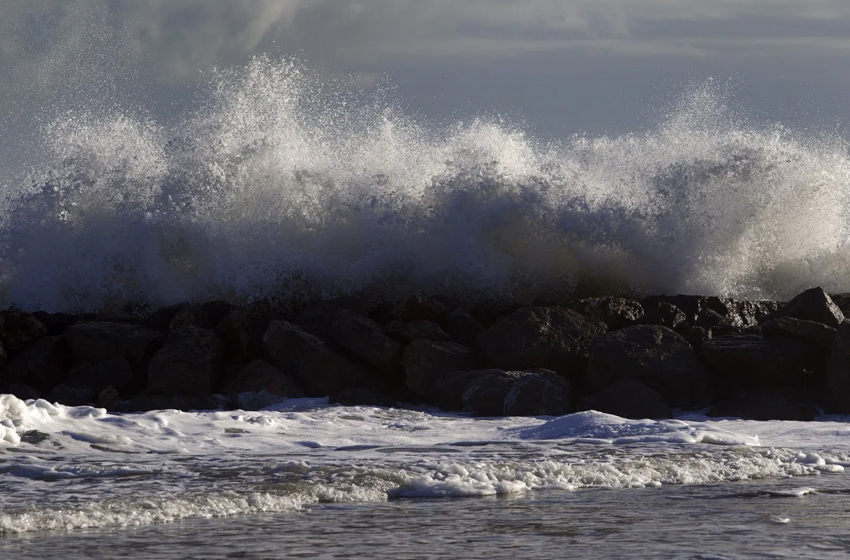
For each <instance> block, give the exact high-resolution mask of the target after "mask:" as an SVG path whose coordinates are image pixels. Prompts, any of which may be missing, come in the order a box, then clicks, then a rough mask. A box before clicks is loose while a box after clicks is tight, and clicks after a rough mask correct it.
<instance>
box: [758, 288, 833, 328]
mask: <svg viewBox="0 0 850 560" xmlns="http://www.w3.org/2000/svg"><path fill="white" fill-rule="evenodd" d="M777 317H793V318H795V319H802V320H804V321H815V322H816V323H823V324H824V325H826V326H828V327H833V328H836V327H838V325H840V324H841V323H842V321H844V313H842V312H841V309H839V308H838V306H837V305H835V302H833V301H832V298H830V297H829V296H828V295H827V294H826V292H824V291H823V288H820V287H818V288H811V289H809V290H806V291H805V292H803V293H801V294H799V295H798V296H796V297H795V298H794V299H792V300H791V301H789V302H788V303H787V304H785V305H784V306H782V307H781V308H780V309H779V310H778V311H776V312H775V313H773V314H771V315H770V316H769V317H768V318H767V319H768V320H769V319H776V318H777Z"/></svg>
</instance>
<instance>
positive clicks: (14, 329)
mask: <svg viewBox="0 0 850 560" xmlns="http://www.w3.org/2000/svg"><path fill="white" fill-rule="evenodd" d="M43 336H47V329H46V328H45V326H44V325H43V324H42V323H41V321H39V320H38V319H36V318H35V317H33V316H32V315H30V314H29V313H25V312H23V311H21V310H19V309H13V310H11V311H3V312H2V313H0V340H2V341H3V346H4V347H5V348H6V350H8V351H15V350H18V349H20V348H23V347H24V346H26V345H27V344H29V343H30V342H33V341H34V340H38V339H39V338H41V337H43Z"/></svg>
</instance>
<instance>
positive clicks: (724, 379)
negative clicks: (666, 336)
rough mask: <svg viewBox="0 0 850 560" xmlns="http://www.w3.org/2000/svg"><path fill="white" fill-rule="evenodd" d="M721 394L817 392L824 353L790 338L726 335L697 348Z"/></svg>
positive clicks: (824, 367) (823, 363)
mask: <svg viewBox="0 0 850 560" xmlns="http://www.w3.org/2000/svg"><path fill="white" fill-rule="evenodd" d="M700 352H701V355H702V358H703V360H704V361H705V362H706V363H707V364H708V365H709V367H710V369H711V371H712V375H713V376H714V378H715V379H716V380H717V383H716V386H717V388H718V389H719V391H720V393H721V395H722V394H727V395H729V394H738V393H741V392H749V391H763V390H766V389H772V388H781V387H796V388H798V389H799V390H805V391H817V390H819V388H820V387H821V386H822V384H823V380H824V372H825V369H826V353H825V352H823V351H822V350H819V349H818V348H817V347H815V346H813V345H811V344H807V343H805V342H802V341H800V340H795V339H791V338H785V337H779V336H765V335H757V334H753V335H749V334H748V335H728V336H720V337H717V338H714V339H712V340H710V341H708V342H706V343H705V344H703V345H702V348H701V349H700Z"/></svg>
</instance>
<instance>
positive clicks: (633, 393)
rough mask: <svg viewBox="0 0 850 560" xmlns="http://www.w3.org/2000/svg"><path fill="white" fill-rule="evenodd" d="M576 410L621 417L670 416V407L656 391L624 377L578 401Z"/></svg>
mask: <svg viewBox="0 0 850 560" xmlns="http://www.w3.org/2000/svg"><path fill="white" fill-rule="evenodd" d="M578 410H596V411H598V412H605V413H607V414H614V415H616V416H620V417H622V418H634V419H641V418H670V407H669V406H667V401H665V400H664V397H662V396H661V395H660V394H659V393H658V392H657V391H655V390H654V389H651V388H649V387H647V386H646V385H644V384H643V383H641V382H639V381H635V380H634V379H624V380H623V381H618V382H616V383H614V384H612V385H609V386H608V387H606V388H604V389H602V390H601V391H599V392H598V393H594V394H593V395H590V396H589V397H586V398H584V399H582V400H581V401H580V402H579V405H578Z"/></svg>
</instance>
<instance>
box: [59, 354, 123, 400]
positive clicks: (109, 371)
mask: <svg viewBox="0 0 850 560" xmlns="http://www.w3.org/2000/svg"><path fill="white" fill-rule="evenodd" d="M133 381H134V376H133V368H132V367H130V362H128V361H127V359H126V358H125V357H124V356H113V357H111V358H109V359H107V360H105V361H103V362H98V363H96V364H82V365H79V366H77V367H74V368H71V370H70V371H69V372H68V376H67V378H66V379H65V384H66V385H69V386H71V387H80V388H86V389H89V390H91V391H92V392H94V393H100V392H101V391H103V390H104V389H106V388H107V387H109V386H110V385H112V386H115V387H120V388H127V387H130V386H131V385H132V384H133Z"/></svg>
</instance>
